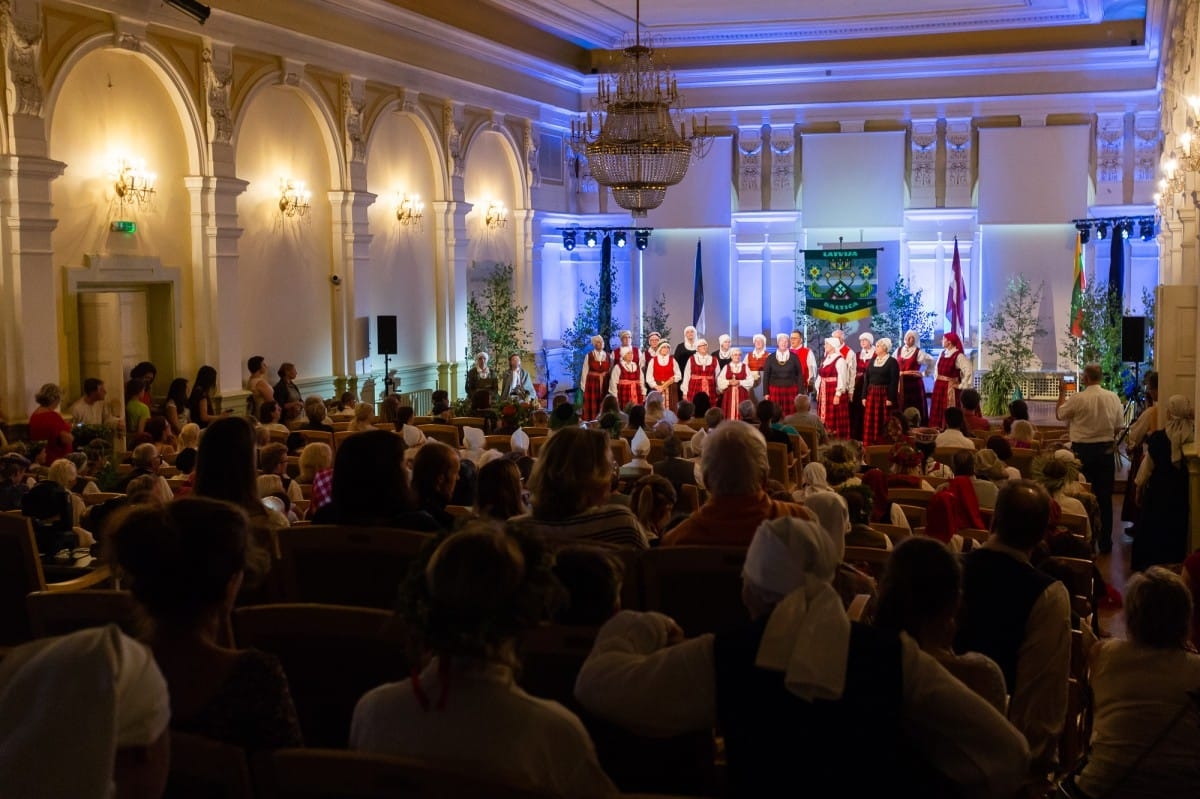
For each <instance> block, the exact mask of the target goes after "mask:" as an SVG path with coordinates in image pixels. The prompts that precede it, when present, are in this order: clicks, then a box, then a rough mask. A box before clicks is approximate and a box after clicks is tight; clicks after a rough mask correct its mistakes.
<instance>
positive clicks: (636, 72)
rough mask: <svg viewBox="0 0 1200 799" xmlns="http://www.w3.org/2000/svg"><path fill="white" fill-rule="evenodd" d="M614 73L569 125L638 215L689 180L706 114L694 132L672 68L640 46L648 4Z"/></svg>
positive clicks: (600, 174)
mask: <svg viewBox="0 0 1200 799" xmlns="http://www.w3.org/2000/svg"><path fill="white" fill-rule="evenodd" d="M618 58H619V61H618V63H617V64H615V65H614V69H613V71H612V73H611V74H609V75H604V76H602V77H601V78H600V81H599V84H598V85H597V89H596V91H597V93H596V97H595V98H594V99H593V100H592V110H590V111H588V113H587V116H586V117H585V119H584V120H583V121H581V122H573V123H572V124H571V138H572V142H573V143H574V145H575V149H576V151H577V152H584V153H586V154H587V159H588V164H589V165H590V166H591V171H592V177H593V178H595V180H596V182H597V183H599V184H600V185H601V186H608V187H609V188H610V189H612V193H613V199H614V200H616V202H617V205H619V206H621V207H622V208H625V209H628V210H629V212H630V213H631V214H632V215H633V217H634V218H635V219H636V218H638V217H644V216H646V212H647V211H648V210H650V209H651V208H657V207H658V206H660V205H662V201H663V199H664V198H665V197H666V196H667V188H668V187H670V186H674V185H676V184H677V183H679V182H680V181H681V180H683V177H684V175H686V174H687V170H688V166H689V165H690V164H691V161H692V159H693V158H703V157H704V156H705V155H706V154H707V153H708V148H709V147H710V146H711V145H712V136H710V135H709V133H708V119H707V118H705V121H704V124H703V126H697V124H696V118H695V116H694V115H693V116H692V120H691V132H690V133H689V132H688V129H687V127H688V126H687V123H686V122H685V121H684V119H683V116H684V109H683V97H682V96H681V95H680V94H679V90H678V88H677V87H676V85H675V78H674V77H672V75H671V71H670V70H669V69H666V68H662V69H659V68H656V67H655V66H654V48H653V47H651V46H650V45H648V44H642V4H641V0H637V3H636V5H635V12H634V39H633V44H632V45H630V46H629V47H626V48H625V49H624V50H622V51H621V54H620V56H619V57H618Z"/></svg>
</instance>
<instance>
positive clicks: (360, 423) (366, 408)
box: [346, 402, 375, 433]
mask: <svg viewBox="0 0 1200 799" xmlns="http://www.w3.org/2000/svg"><path fill="white" fill-rule="evenodd" d="M374 421H375V413H374V412H373V411H372V410H371V406H370V405H369V404H367V403H365V402H360V403H358V404H357V405H355V406H354V419H353V421H351V422H350V425H349V427H347V428H346V429H347V430H349V431H350V432H351V433H363V432H366V431H367V430H374V429H375V425H374V424H372V422H374Z"/></svg>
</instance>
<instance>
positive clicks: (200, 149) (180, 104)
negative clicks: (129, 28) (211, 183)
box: [43, 33, 212, 175]
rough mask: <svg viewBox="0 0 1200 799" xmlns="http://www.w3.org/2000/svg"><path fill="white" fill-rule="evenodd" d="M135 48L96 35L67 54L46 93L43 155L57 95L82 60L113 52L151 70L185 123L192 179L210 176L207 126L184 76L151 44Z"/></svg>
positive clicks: (101, 34)
mask: <svg viewBox="0 0 1200 799" xmlns="http://www.w3.org/2000/svg"><path fill="white" fill-rule="evenodd" d="M138 45H139V47H138V49H137V50H128V49H125V48H122V47H113V46H112V34H111V33H97V34H96V35H94V36H91V37H88V38H87V39H84V40H83V41H81V42H80V43H79V44H78V45H77V46H76V47H75V49H74V50H72V51H71V52H70V53H68V54H67V56H66V58H64V59H63V61H62V64H61V66H60V67H59V69H58V72H57V73H55V75H54V77H53V79H52V80H51V82H50V87H49V90H48V91H47V92H46V106H45V112H46V113H45V114H44V115H43V120H44V121H43V125H44V127H45V140H46V152H47V153H49V152H50V128H51V127H52V126H51V120H52V119H53V117H54V112H55V110H56V107H57V104H58V99H59V95H60V93H61V92H62V87H63V84H64V83H66V79H67V76H68V75H69V74H70V73H71V72H72V70H73V69H74V68H75V67H76V66H77V65H78V64H79V62H80V61H81V60H82V59H83V58H84V56H86V55H88V54H90V53H92V52H95V51H98V50H112V51H114V52H117V53H128V54H129V55H131V56H135V57H138V58H140V59H141V60H143V61H144V62H145V63H146V64H148V65H149V66H150V73H151V74H152V75H155V76H156V77H158V79H159V80H160V81H161V82H162V85H163V88H165V89H166V90H167V96H168V97H169V98H171V102H172V103H173V104H174V105H175V111H176V113H177V114H178V115H179V118H180V119H182V120H184V124H183V125H182V126H181V127H182V128H183V137H184V141H185V142H186V144H187V153H188V171H189V173H190V174H193V175H208V174H211V171H212V170H211V163H212V161H211V158H210V151H209V146H208V136H207V134H206V130H207V125H205V124H204V122H203V120H201V118H200V110H199V109H198V108H196V105H195V103H194V102H193V101H192V93H191V91H190V90H189V85H188V79H187V76H186V75H183V74H182V73H180V72H179V71H178V70H176V69H175V67H174V66H173V65H172V63H171V61H170V59H169V58H167V57H166V54H165V53H163V52H162V51H161V50H159V49H158V48H157V47H155V46H154V44H153V43H152V42H149V41H140V42H139V43H138ZM156 67H157V68H156Z"/></svg>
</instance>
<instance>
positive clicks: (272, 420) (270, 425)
mask: <svg viewBox="0 0 1200 799" xmlns="http://www.w3.org/2000/svg"><path fill="white" fill-rule="evenodd" d="M282 416H283V408H282V407H281V406H280V404H279V403H278V402H276V401H275V400H267V401H266V402H264V403H263V404H262V405H261V406H260V407H259V409H258V422H259V427H260V428H261V429H263V430H269V431H271V432H273V433H288V432H290V430H289V428H288V426H287V425H286V424H284V423H283V422H282V421H280V419H281V418H282Z"/></svg>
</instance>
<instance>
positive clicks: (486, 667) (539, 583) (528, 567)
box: [350, 431, 616, 797]
mask: <svg viewBox="0 0 1200 799" xmlns="http://www.w3.org/2000/svg"><path fill="white" fill-rule="evenodd" d="M567 432H568V431H563V433H560V434H559V435H561V436H562V437H563V438H564V439H565V438H569V437H570V436H568V435H565V433H567ZM558 437H559V436H555V437H554V438H552V439H551V441H554V440H556V439H557V438H558ZM547 446H550V444H549V442H548V443H547ZM605 446H607V442H605ZM414 575H415V576H414V577H413V578H410V579H409V580H408V581H407V583H406V584H405V587H404V590H403V593H402V604H403V605H404V606H405V613H404V617H405V618H406V619H409V620H410V621H409V626H410V629H412V631H413V633H414V635H415V637H416V638H417V639H418V644H419V646H420V648H421V649H422V650H424V651H425V652H426V653H428V654H429V655H431V656H432V659H431V660H430V662H429V664H428V665H427V666H426V667H425V668H424V670H414V672H413V676H412V677H411V678H409V679H408V680H405V681H403V682H398V683H388V684H387V685H383V686H380V687H379V688H376V689H374V690H373V691H370V692H369V693H368V694H367V695H366V696H364V697H363V698H362V699H361V700H359V703H358V706H357V707H356V708H355V709H354V720H353V722H352V724H351V728H350V747H351V748H352V749H357V750H360V751H366V752H375V753H378V754H395V755H404V756H405V757H410V758H417V759H419V760H426V761H439V762H442V763H450V764H454V763H457V764H459V765H461V766H462V767H466V768H469V769H470V770H471V771H472V772H473V773H477V774H483V775H485V776H495V777H497V778H502V779H506V780H519V781H521V782H523V783H525V784H527V785H530V786H533V787H535V788H540V789H543V790H545V791H546V792H548V793H550V794H554V795H558V796H572V797H575V796H578V797H600V796H611V795H613V794H615V793H616V789H615V788H614V787H613V785H612V783H611V782H610V781H609V779H608V777H607V776H605V774H604V772H603V771H602V770H601V768H600V764H599V763H598V762H597V760H596V753H595V751H594V750H593V748H592V743H591V740H590V739H589V737H588V734H587V731H586V730H585V729H584V727H583V724H582V723H580V721H579V719H578V718H576V717H575V716H574V715H573V714H572V713H571V712H570V711H568V710H567V709H565V708H564V707H562V706H561V705H559V704H558V703H556V702H551V701H548V700H544V699H536V698H534V697H532V696H529V695H528V694H526V693H525V692H524V691H522V690H521V689H520V688H519V687H518V685H517V680H516V678H515V674H514V672H515V670H516V669H517V668H518V667H519V665H520V663H519V659H518V657H517V654H516V652H517V639H518V638H519V636H520V635H521V633H522V632H524V631H525V630H527V629H529V628H531V627H534V626H536V625H537V624H538V623H539V622H540V621H541V620H542V619H543V617H544V613H545V610H546V607H547V604H548V601H547V597H548V595H549V594H550V593H551V592H552V590H553V588H554V582H555V581H554V577H553V574H552V572H551V571H550V569H549V568H548V567H547V565H546V560H545V559H543V558H542V557H541V556H540V553H538V552H537V548H536V547H535V546H534V544H533V542H524V551H523V548H522V546H521V545H520V544H518V542H517V541H516V540H514V539H513V538H512V537H510V536H508V535H506V534H503V533H496V532H494V531H492V530H490V529H487V528H486V527H484V528H482V529H479V528H475V527H472V528H470V529H468V530H464V531H463V532H460V533H458V534H456V535H453V536H450V537H448V538H446V539H445V540H444V541H443V542H442V543H441V545H440V546H438V548H437V550H436V551H435V552H434V553H433V555H432V556H431V557H430V558H429V561H428V563H427V564H426V565H425V567H424V569H422V570H421V571H420V572H414ZM414 654H415V653H414ZM414 660H415V658H414Z"/></svg>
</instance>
